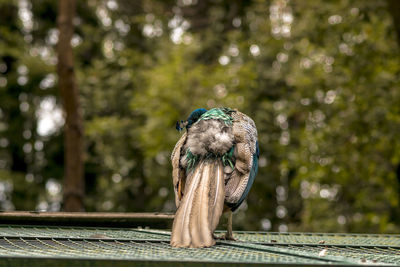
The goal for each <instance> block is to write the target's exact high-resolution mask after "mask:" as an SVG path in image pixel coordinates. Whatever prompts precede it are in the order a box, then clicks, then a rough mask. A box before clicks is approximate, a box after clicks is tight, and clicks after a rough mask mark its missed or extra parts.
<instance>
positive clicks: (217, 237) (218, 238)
mask: <svg viewBox="0 0 400 267" xmlns="http://www.w3.org/2000/svg"><path fill="white" fill-rule="evenodd" d="M213 238H214V239H216V240H225V241H237V239H236V238H234V237H233V235H228V234H225V235H222V236H216V235H214V234H213Z"/></svg>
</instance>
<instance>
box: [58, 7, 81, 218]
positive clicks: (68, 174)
mask: <svg viewBox="0 0 400 267" xmlns="http://www.w3.org/2000/svg"><path fill="white" fill-rule="evenodd" d="M58 3H59V6H58V18H57V23H58V29H59V39H58V45H57V52H58V77H59V86H60V91H61V98H62V101H63V105H64V111H65V115H66V122H65V138H64V157H65V159H64V161H65V167H64V168H65V169H64V200H63V209H64V211H83V210H84V208H83V195H84V177H83V123H82V116H81V113H80V106H79V94H78V88H77V85H76V82H75V73H74V55H73V51H72V47H71V38H72V35H73V32H74V26H73V18H74V16H75V6H76V2H75V0H60V1H58Z"/></svg>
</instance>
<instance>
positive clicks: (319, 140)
mask: <svg viewBox="0 0 400 267" xmlns="http://www.w3.org/2000/svg"><path fill="white" fill-rule="evenodd" d="M21 2H22V3H27V4H26V7H27V8H25V9H24V5H22V4H18V5H17V4H16V3H17V2H13V3H11V4H10V3H9V2H7V3H6V2H2V4H1V5H0V7H1V8H6V9H7V10H8V9H9V8H11V7H12V8H13V10H14V11H13V12H14V13H12V12H11V13H10V12H8V11H7V12H8V13H7V14H10V15H8V16H11V17H10V18H8V19H7V20H9V21H10V22H11V21H14V22H13V23H8V24H1V25H6V26H2V27H1V28H0V30H2V32H1V33H2V34H1V36H0V38H3V39H1V40H2V42H0V45H2V49H0V53H3V54H1V56H2V62H0V71H1V70H2V68H1V63H3V62H5V64H6V65H7V69H6V70H7V72H1V75H0V103H1V105H0V108H1V110H2V113H0V115H1V114H3V116H2V117H1V116H0V122H1V124H0V125H2V126H0V131H1V132H0V135H1V136H0V146H1V150H0V160H2V161H0V168H1V174H0V175H2V176H1V179H0V181H1V183H2V184H4V186H3V187H4V188H7V190H8V191H7V192H6V196H7V198H6V199H7V200H5V201H2V200H0V201H1V203H3V204H4V203H8V204H11V205H15V207H16V208H17V209H23V208H29V207H30V208H36V209H45V210H57V208H59V205H58V206H57V203H58V204H59V202H60V194H61V192H60V188H61V186H60V180H61V177H62V176H63V175H62V162H63V153H62V152H63V145H62V142H61V140H62V138H63V136H62V133H61V132H60V130H59V129H60V126H59V125H60V124H61V125H62V120H60V123H59V124H57V125H58V126H55V127H53V130H52V131H47V132H46V131H44V132H43V131H42V130H39V131H38V129H42V122H43V117H45V116H43V114H47V113H45V112H44V110H46V109H45V108H46V107H51V108H50V109H49V110H52V112H51V113H52V114H57V110H59V104H58V103H59V97H58V95H57V93H56V92H57V89H58V83H57V79H54V77H55V75H54V64H55V62H54V45H55V43H56V42H57V40H58V37H59V36H58V31H57V29H56V28H55V25H54V20H55V17H56V14H57V12H56V5H55V3H54V1H51V0H35V1H32V6H31V7H30V3H31V2H30V1H27V0H26V1H25V0H24V1H21ZM18 3H20V1H18ZM10 6H11V7H10ZM12 8H11V9H12ZM21 10H22V11H21ZM389 10H390V12H391V11H393V10H391V9H389V6H388V1H379V0H374V1H368V2H365V1H361V0H357V1H343V0H335V1H329V2H327V1H322V0H321V1H320V0H316V1H304V2H302V1H288V0H274V1H194V0H177V1H173V0H169V1H156V0H154V1H150V0H143V1H122V0H120V1H117V0H90V1H79V2H78V3H77V14H76V17H75V19H74V25H75V33H74V35H73V36H72V40H71V44H72V46H73V50H74V53H75V58H76V59H77V60H76V65H75V70H76V79H77V83H78V84H79V88H80V100H81V104H82V111H83V118H84V122H85V131H84V136H85V139H86V150H85V151H86V154H85V182H86V184H87V186H86V187H85V195H86V196H85V199H84V203H85V208H86V210H88V211H174V209H175V207H174V203H173V191H172V185H171V167H170V162H169V160H168V158H169V154H170V152H171V150H172V148H173V146H174V144H175V142H176V141H177V140H178V138H179V133H178V132H176V131H175V130H174V125H175V122H176V120H181V119H185V117H186V116H187V115H188V114H189V113H190V111H192V110H193V109H195V108H198V107H205V108H212V107H216V106H230V107H233V108H238V109H240V110H242V111H244V112H245V113H247V114H249V115H250V116H251V117H252V118H255V122H256V124H257V127H258V130H259V141H260V150H261V157H260V162H259V163H260V169H259V175H258V177H257V179H256V181H255V184H254V186H253V189H252V190H251V192H250V195H249V198H248V200H247V201H246V202H245V203H244V204H243V206H242V207H241V208H240V210H238V212H237V213H236V215H235V220H234V223H235V229H244V230H255V229H258V230H273V231H288V230H289V231H349V232H396V231H398V230H399V229H400V228H399V227H400V226H399V225H400V217H399V215H398V212H397V211H398V208H399V200H400V186H399V182H398V180H397V179H396V170H398V165H399V162H400V153H399V151H400V143H399V141H398V140H400V138H399V137H400V136H399V133H400V131H399V130H400V129H399V127H400V126H399V125H400V106H399V105H398V103H399V102H400V91H399V83H400V81H399V79H400V66H399V64H398V62H399V59H400V58H399V54H400V53H399V50H398V49H399V46H398V44H397V42H396V34H395V33H396V27H397V24H395V23H393V17H392V16H391V15H390V14H391V13H390V12H389ZM25 11H27V12H28V11H29V12H31V15H30V16H31V17H32V22H33V23H32V27H31V28H29V27H28V28H26V26H29V23H25V24H26V25H25V26H24V24H23V23H22V21H23V20H21V16H20V14H29V12H28V13H26V12H25ZM24 12H25V13H24ZM2 14H3V12H2ZM12 16H14V17H12ZM25 17H29V15H26V16H25ZM1 18H2V17H1ZM1 18H0V19H1ZM395 19H396V17H395ZM27 21H29V20H27ZM33 25H34V26H33ZM27 29H28V30H27ZM29 29H30V30H29ZM3 47H4V48H3ZM3 58H5V59H3ZM7 62H15V63H12V64H9V63H7ZM9 65H10V66H11V67H9ZM21 65H23V66H25V67H26V69H27V70H28V71H26V69H25V68H23V67H22V68H19V67H20V66H21ZM18 69H19V71H18ZM21 77H22V78H21ZM23 77H28V82H27V83H26V84H24V85H21V84H20V83H18V80H19V81H20V82H22V84H23V83H24V78H23ZM2 78H5V79H6V81H7V82H6V83H5V85H4V86H1V85H2V84H4V82H3V83H2V81H4V80H2ZM24 93H25V94H24ZM25 102H27V103H29V109H28V110H30V112H27V111H25V110H26V104H25ZM36 114H38V115H36ZM56 121H57V120H56ZM4 125H6V126H4ZM2 129H4V130H2ZM27 129H30V130H31V133H32V136H31V137H29V138H28V139H26V138H25V137H27V136H28V132H27V131H26V130H27ZM24 132H25V135H24V134H23V133H24ZM21 133H22V137H21ZM43 133H45V134H43ZM24 136H25V137H24ZM2 140H7V141H2ZM28 141H29V142H28ZM26 143H29V144H30V146H29V145H26ZM2 144H3V145H2ZM4 144H7V145H4ZM24 147H25V149H23V148H24ZM29 147H31V150H29ZM37 149H39V150H37ZM30 159H31V160H30ZM1 162H3V163H1ZM12 162H15V164H13V163H12ZM1 164H3V165H4V166H3V165H1ZM2 166H3V167H2ZM11 166H15V167H11ZM16 166H19V167H18V168H17V167H16ZM3 177H5V178H3ZM33 185H35V186H33ZM28 187H29V188H34V189H35V190H29V191H28V193H27V192H25V191H26V188H28ZM0 189H1V186H0ZM0 191H1V190H0ZM26 194H30V195H26ZM25 197H30V198H32V199H33V201H31V202H30V203H29V204H28V203H27V202H26V201H24V199H25ZM0 199H2V198H1V193H0ZM7 201H8V202H7ZM4 205H5V206H4V207H5V208H7V209H10V208H12V206H11V207H10V206H7V205H6V204H4Z"/></svg>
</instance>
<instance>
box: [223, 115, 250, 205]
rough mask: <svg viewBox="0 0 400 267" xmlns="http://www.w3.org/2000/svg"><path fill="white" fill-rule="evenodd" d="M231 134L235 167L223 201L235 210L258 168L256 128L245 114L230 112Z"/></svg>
mask: <svg viewBox="0 0 400 267" xmlns="http://www.w3.org/2000/svg"><path fill="white" fill-rule="evenodd" d="M231 116H232V118H233V126H232V127H233V134H234V136H235V143H236V146H235V158H236V162H235V169H234V170H233V172H232V174H231V175H230V178H228V179H227V183H226V189H227V190H226V194H225V201H226V202H227V205H228V206H229V207H231V209H232V210H235V209H236V208H238V207H239V206H240V204H241V203H242V202H243V200H244V199H245V198H246V196H247V194H248V193H249V191H250V187H251V185H252V184H253V181H254V178H255V174H256V173H257V168H258V160H257V159H258V158H257V157H258V155H257V151H258V150H257V145H258V144H257V129H256V126H255V123H254V121H253V120H252V119H251V118H250V117H248V116H247V115H245V114H243V113H241V112H239V111H236V112H234V113H232V115H231Z"/></svg>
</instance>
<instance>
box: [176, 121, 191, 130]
mask: <svg viewBox="0 0 400 267" xmlns="http://www.w3.org/2000/svg"><path fill="white" fill-rule="evenodd" d="M187 124H188V122H187V121H180V122H179V121H177V122H176V126H175V128H176V130H177V131H178V132H181V131H182V130H183V129H184V128H185V127H186V125H187Z"/></svg>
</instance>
